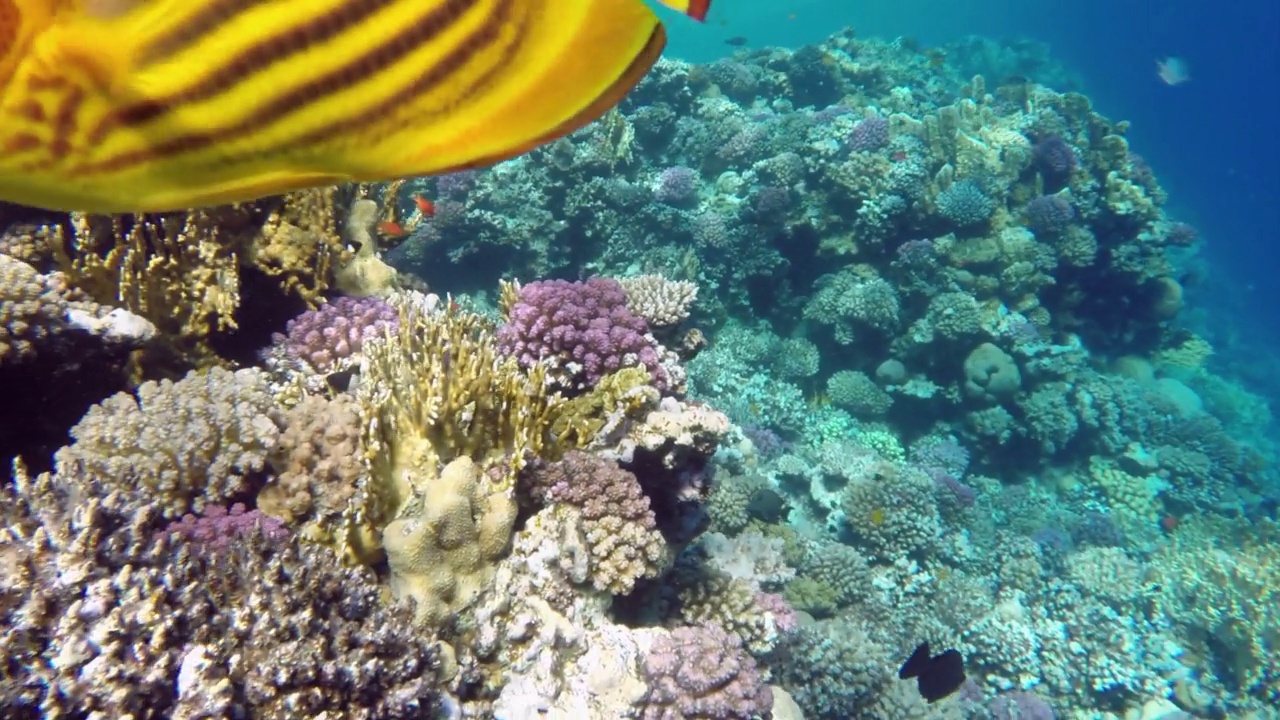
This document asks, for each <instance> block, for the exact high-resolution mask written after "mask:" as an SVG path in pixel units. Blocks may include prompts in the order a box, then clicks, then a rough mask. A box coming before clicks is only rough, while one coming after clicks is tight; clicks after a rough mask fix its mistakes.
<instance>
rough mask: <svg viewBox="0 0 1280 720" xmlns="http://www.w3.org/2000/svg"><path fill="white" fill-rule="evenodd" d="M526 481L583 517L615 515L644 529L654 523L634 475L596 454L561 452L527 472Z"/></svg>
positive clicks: (549, 499)
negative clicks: (542, 466)
mask: <svg viewBox="0 0 1280 720" xmlns="http://www.w3.org/2000/svg"><path fill="white" fill-rule="evenodd" d="M528 482H529V484H530V485H531V486H532V488H531V489H532V490H533V494H535V495H540V496H541V499H542V500H543V501H545V502H549V503H560V504H564V505H571V506H573V507H576V508H578V509H579V510H580V511H581V512H582V517H583V519H585V520H600V519H603V518H607V517H616V518H621V519H623V520H625V521H627V522H631V523H636V524H638V525H640V526H641V527H643V528H645V529H652V528H654V527H656V522H655V520H654V515H653V511H652V510H650V509H649V498H648V497H646V496H645V494H644V491H643V490H642V489H641V488H640V482H639V481H638V480H636V476H635V475H634V474H632V473H631V472H629V471H627V470H624V469H622V468H621V467H618V464H617V463H615V462H613V461H611V460H606V459H604V458H601V457H599V456H597V455H592V454H590V453H584V452H579V451H576V450H574V451H571V452H568V453H565V456H564V458H562V459H561V460H560V461H559V462H557V463H553V464H550V465H547V466H546V467H544V468H541V469H538V470H536V471H535V472H532V473H530V474H529V476H528Z"/></svg>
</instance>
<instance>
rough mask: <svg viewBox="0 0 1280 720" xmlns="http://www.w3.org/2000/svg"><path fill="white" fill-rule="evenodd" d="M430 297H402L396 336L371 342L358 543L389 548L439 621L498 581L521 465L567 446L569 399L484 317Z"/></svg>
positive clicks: (361, 550) (361, 395) (420, 608)
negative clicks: (563, 435)
mask: <svg viewBox="0 0 1280 720" xmlns="http://www.w3.org/2000/svg"><path fill="white" fill-rule="evenodd" d="M428 300H429V298H424V297H422V296H416V295H407V296H403V297H401V298H400V299H399V300H398V301H397V302H398V304H399V306H400V309H401V316H400V323H399V327H398V328H397V330H396V332H395V333H394V334H391V335H389V336H388V337H386V338H384V339H382V340H378V341H371V342H369V343H367V344H366V346H365V352H364V361H363V362H362V364H361V371H362V372H361V374H362V381H361V383H360V385H359V387H358V388H357V399H358V401H359V402H360V405H361V415H362V417H363V418H364V419H365V431H364V433H363V440H362V444H363V446H364V448H365V450H366V453H367V454H368V456H369V457H370V458H371V460H372V462H371V463H370V476H369V481H368V483H367V485H365V486H364V487H359V488H357V495H356V503H357V505H356V509H355V513H356V514H355V517H357V518H358V519H359V521H360V522H361V524H362V527H360V528H359V529H357V530H355V531H353V532H351V533H348V538H349V541H348V542H349V545H350V546H351V548H352V551H353V552H354V553H356V555H357V556H360V557H364V558H366V559H368V560H374V559H376V558H377V556H378V549H377V548H378V545H379V544H381V545H382V549H384V550H385V551H386V554H387V558H388V560H389V562H390V565H391V569H392V585H393V587H394V588H395V589H396V591H397V592H398V593H399V594H400V595H402V596H407V597H412V598H414V599H415V600H416V601H417V608H416V612H417V618H418V620H419V622H420V623H423V624H427V625H434V624H437V623H439V622H441V621H443V620H444V619H446V618H447V617H448V616H449V615H450V614H451V613H453V612H457V611H458V610H460V609H462V608H464V607H466V606H467V605H469V604H470V603H471V602H473V601H474V600H475V598H476V596H477V595H478V594H479V593H480V591H481V590H483V589H484V588H485V587H486V586H487V584H488V582H489V580H490V578H491V576H492V573H493V569H494V566H495V564H496V562H497V561H498V560H499V559H500V558H501V556H502V555H503V553H505V551H506V548H507V545H508V544H509V541H510V538H511V531H512V527H513V524H514V522H515V517H516V500H515V488H514V481H515V476H516V473H517V472H518V471H519V469H520V468H521V467H523V465H524V464H525V463H526V462H527V461H528V460H529V459H530V458H532V457H537V456H539V455H542V454H550V455H555V454H558V453H559V452H560V450H561V449H560V448H559V446H558V445H557V441H556V438H554V437H552V435H551V428H552V427H553V425H555V423H556V420H557V417H558V413H559V412H560V411H561V409H562V408H563V400H562V399H561V398H560V396H558V395H549V394H548V393H547V390H546V382H545V378H546V375H545V370H544V368H543V367H542V365H540V364H536V363H535V364H534V365H533V366H532V367H531V368H530V369H529V371H528V372H527V373H526V372H524V371H522V370H521V369H520V368H519V367H518V366H517V365H516V362H515V361H514V360H511V359H507V358H503V357H502V356H501V355H500V354H499V352H498V347H497V343H496V341H495V339H494V337H493V335H492V334H490V332H489V330H488V328H487V327H486V325H485V323H484V321H483V319H482V318H481V317H480V316H478V315H474V314H471V313H466V312H462V311H458V310H456V309H453V308H449V309H445V310H437V309H433V306H432V304H431V303H430V302H428ZM379 537H380V538H381V543H379Z"/></svg>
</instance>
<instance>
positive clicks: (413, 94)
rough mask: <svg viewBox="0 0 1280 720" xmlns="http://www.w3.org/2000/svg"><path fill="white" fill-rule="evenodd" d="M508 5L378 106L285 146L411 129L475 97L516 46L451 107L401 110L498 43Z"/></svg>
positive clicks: (502, 52)
mask: <svg viewBox="0 0 1280 720" xmlns="http://www.w3.org/2000/svg"><path fill="white" fill-rule="evenodd" d="M513 6H514V2H513V1H512V0H501V1H500V2H498V3H496V4H495V5H494V7H493V9H492V11H491V12H490V13H489V14H488V15H486V16H485V21H484V23H483V24H481V25H480V27H478V28H476V29H475V30H474V31H473V32H472V33H471V34H470V35H468V36H467V38H466V39H464V40H463V41H461V42H459V43H458V44H456V45H455V46H454V47H453V48H452V49H451V50H450V52H449V53H448V54H447V55H446V56H445V57H443V58H441V59H440V60H439V61H437V62H436V63H435V64H433V65H431V66H430V67H428V68H426V69H424V70H423V71H421V72H416V73H414V74H413V79H412V81H411V82H410V83H409V84H408V85H405V86H402V87H400V88H399V89H397V90H396V91H395V92H393V93H391V94H390V95H388V96H386V97H385V98H383V99H382V101H381V102H377V103H375V104H372V105H369V106H364V107H362V108H361V112H360V113H359V114H356V115H345V116H339V117H334V118H332V119H331V120H330V121H329V122H327V123H325V124H324V125H322V126H320V127H317V128H314V129H312V130H309V131H307V132H305V133H303V134H301V135H297V136H294V137H291V138H290V139H289V140H288V141H287V145H289V146H291V147H297V148H311V147H313V146H316V145H320V144H322V143H326V142H332V141H333V140H334V139H335V138H336V137H341V136H344V135H347V134H350V135H352V136H354V137H357V138H361V137H369V136H375V135H378V134H381V133H393V132H396V131H398V130H403V129H404V128H406V127H409V126H411V125H415V124H424V123H428V122H430V121H431V120H433V119H434V118H435V117H437V116H439V115H443V114H444V113H447V112H448V111H449V110H450V109H452V108H451V106H452V105H453V104H454V103H456V102H464V101H466V100H467V99H468V98H469V97H470V96H472V95H474V94H475V93H476V92H479V91H481V90H483V88H485V87H487V86H488V85H489V84H490V83H491V81H492V79H493V77H494V76H495V75H497V74H498V73H499V72H500V71H501V70H503V69H504V68H505V67H506V66H507V65H508V64H509V63H510V61H511V59H512V58H513V57H514V55H515V52H516V50H517V48H518V46H519V44H518V42H513V43H511V44H509V45H507V46H503V47H500V48H499V49H498V52H499V59H498V60H497V62H495V63H493V64H492V65H491V66H489V67H488V68H487V69H484V70H483V71H482V72H481V74H480V76H479V77H477V78H475V79H474V81H472V82H471V83H469V84H468V85H467V86H466V87H465V88H464V89H463V92H462V94H461V95H460V96H459V97H457V98H453V99H452V102H446V103H440V104H439V105H438V106H437V107H434V108H431V109H429V110H425V111H424V110H422V109H417V111H416V112H412V113H406V107H409V106H411V104H412V103H414V102H415V101H421V100H422V99H423V98H424V97H426V96H428V95H429V94H430V93H431V92H432V91H433V90H436V89H437V88H439V87H441V86H443V85H444V84H445V83H447V82H448V80H449V79H450V78H451V77H453V76H455V75H456V74H457V73H459V72H461V71H462V69H463V68H464V67H465V66H466V64H467V63H468V62H469V61H471V60H472V59H473V58H474V57H476V56H477V55H479V54H480V53H481V52H484V51H485V50H486V49H488V48H490V47H491V46H493V45H494V44H495V43H496V42H497V41H498V40H499V39H500V38H501V32H500V31H501V29H502V27H503V26H504V25H507V24H509V23H512V22H513V19H512V15H513V9H514V7H513ZM514 22H515V25H516V31H515V32H514V33H513V36H514V38H515V39H516V40H517V41H518V40H519V39H520V38H521V37H522V36H523V32H522V31H523V21H522V20H516V21H514ZM235 159H236V160H237V161H241V160H247V159H250V158H249V157H247V156H239V157H236V158H235Z"/></svg>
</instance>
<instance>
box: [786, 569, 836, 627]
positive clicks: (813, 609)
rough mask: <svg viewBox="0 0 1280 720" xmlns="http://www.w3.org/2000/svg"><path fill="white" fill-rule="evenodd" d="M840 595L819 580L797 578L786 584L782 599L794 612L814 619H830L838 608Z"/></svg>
mask: <svg viewBox="0 0 1280 720" xmlns="http://www.w3.org/2000/svg"><path fill="white" fill-rule="evenodd" d="M839 596H840V593H839V592H837V591H836V589H835V588H833V587H831V586H830V585H828V584H827V583H824V582H822V581H821V580H814V579H813V578H807V577H798V578H796V579H795V580H792V581H791V582H789V583H787V585H786V587H785V588H783V590H782V597H784V598H786V600H787V602H789V603H791V607H793V608H795V609H796V610H801V611H803V612H807V613H809V614H810V615H812V616H814V617H816V618H825V617H831V616H833V615H835V614H836V610H837V609H838V608H839V606H840V603H839V599H838V598H839Z"/></svg>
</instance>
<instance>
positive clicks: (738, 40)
mask: <svg viewBox="0 0 1280 720" xmlns="http://www.w3.org/2000/svg"><path fill="white" fill-rule="evenodd" d="M724 44H725V45H732V46H734V47H742V46H743V45H746V44H747V39H746V38H744V37H742V36H741V35H734V36H733V37H731V38H729V39H728V40H725V41H724Z"/></svg>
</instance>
